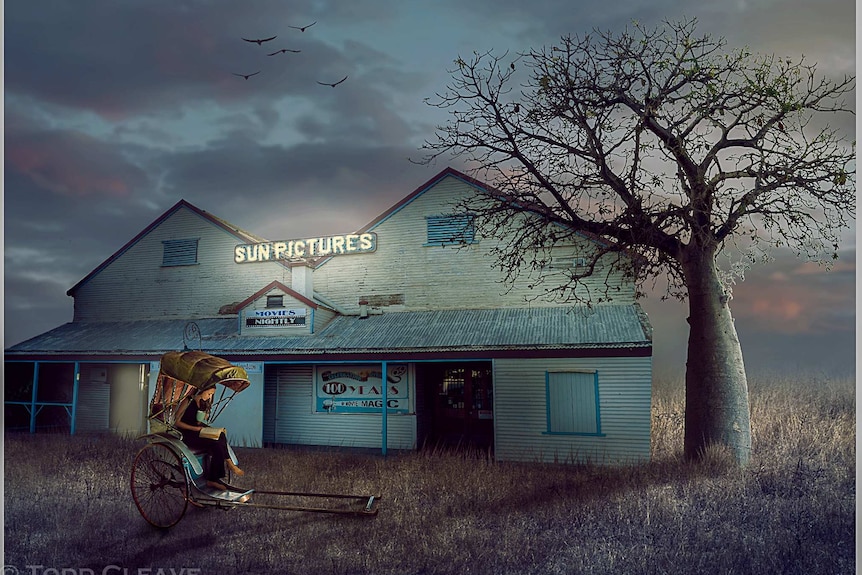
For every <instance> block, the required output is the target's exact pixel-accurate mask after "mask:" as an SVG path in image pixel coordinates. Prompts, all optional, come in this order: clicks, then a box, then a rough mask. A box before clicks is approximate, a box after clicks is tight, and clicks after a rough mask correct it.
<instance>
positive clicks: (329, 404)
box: [314, 363, 409, 413]
mask: <svg viewBox="0 0 862 575" xmlns="http://www.w3.org/2000/svg"><path fill="white" fill-rule="evenodd" d="M386 372H387V373H386V382H385V383H384V381H383V374H382V371H381V369H380V366H374V365H336V366H317V367H316V368H315V370H314V396H315V398H314V400H315V411H316V412H318V413H380V412H381V410H382V409H383V385H386V386H387V389H386V402H387V407H388V408H389V409H388V412H389V413H408V412H409V405H408V399H409V398H408V391H409V388H408V385H407V365H406V364H401V363H397V364H389V365H388V366H387V370H386Z"/></svg>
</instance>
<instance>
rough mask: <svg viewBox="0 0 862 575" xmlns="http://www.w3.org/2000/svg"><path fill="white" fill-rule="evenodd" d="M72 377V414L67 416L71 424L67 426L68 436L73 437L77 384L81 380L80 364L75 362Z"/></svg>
mask: <svg viewBox="0 0 862 575" xmlns="http://www.w3.org/2000/svg"><path fill="white" fill-rule="evenodd" d="M72 377H73V378H74V379H73V381H72V413H70V414H69V416H70V417H71V418H72V422H71V424H70V425H69V435H75V427H76V426H75V424H76V423H77V419H78V383H79V380H80V379H81V364H80V363H79V362H77V361H76V362H75V371H74V374H73V375H72Z"/></svg>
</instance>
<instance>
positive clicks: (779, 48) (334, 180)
mask: <svg viewBox="0 0 862 575" xmlns="http://www.w3.org/2000/svg"><path fill="white" fill-rule="evenodd" d="M4 10H5V14H4V43H5V45H4V134H5V138H4V154H3V157H4V160H3V161H4V186H3V216H4V218H3V219H4V226H3V228H4V239H3V241H4V290H3V296H4V342H3V344H4V348H5V347H9V346H11V345H14V344H15V343H18V342H20V341H23V340H25V339H28V338H30V337H33V336H36V335H38V334H40V333H43V332H45V331H47V330H49V329H52V328H54V327H57V326H59V325H61V324H63V323H66V322H69V321H71V320H72V315H73V299H72V298H71V297H69V296H67V295H66V292H67V290H68V289H69V288H71V287H72V286H73V285H75V284H76V283H77V282H78V281H80V280H81V279H82V278H83V277H84V276H86V275H87V274H88V273H89V272H90V271H92V270H93V269H94V268H96V267H97V266H98V265H99V264H100V263H101V262H103V261H104V260H105V259H106V258H108V257H109V256H110V255H111V254H113V253H114V252H115V251H116V250H118V249H119V248H120V247H122V246H123V245H124V244H125V243H126V242H127V241H128V240H130V239H131V238H132V237H134V235H135V234H137V233H138V232H139V231H141V230H142V229H144V228H145V227H146V226H147V225H148V224H150V223H151V222H152V221H153V220H155V219H156V218H157V217H158V216H159V215H161V214H162V213H163V212H165V211H166V210H167V209H168V208H170V207H171V206H173V205H174V204H175V203H176V202H177V201H179V200H180V199H185V200H187V201H188V202H191V203H192V204H194V205H195V206H197V207H198V208H201V209H203V210H206V211H208V212H210V213H212V214H214V215H216V216H218V217H221V218H224V219H226V220H228V221H230V222H231V223H233V224H235V225H237V226H239V227H241V228H243V229H246V230H249V231H251V232H253V233H255V234H258V235H260V236H263V237H267V238H269V239H289V238H297V237H304V236H309V235H326V234H337V233H348V232H351V231H354V230H356V229H358V228H360V227H361V226H362V225H364V224H366V223H367V222H369V221H371V220H372V219H373V218H374V217H375V216H376V215H378V214H380V213H381V212H383V211H385V210H386V209H387V208H388V207H390V206H391V205H392V204H394V203H396V202H397V201H398V200H400V199H401V198H402V197H404V196H405V195H407V194H408V193H410V192H412V191H413V190H414V189H416V188H417V187H418V186H419V185H420V184H422V183H423V182H425V181H426V180H428V179H429V178H431V177H432V176H434V175H435V174H436V173H438V172H439V171H441V170H442V169H444V168H445V167H447V166H452V167H454V168H456V169H461V170H464V169H465V166H464V165H463V164H462V163H460V162H461V161H460V160H458V159H453V160H452V161H451V162H447V161H446V160H442V159H441V160H438V161H437V163H435V164H432V165H419V164H417V163H415V162H414V161H411V160H418V159H420V158H421V157H422V152H421V150H420V147H421V146H422V144H423V142H424V141H426V140H430V139H433V136H434V130H435V127H436V126H438V125H441V124H444V123H445V122H446V121H447V119H448V116H447V115H446V113H445V112H443V111H441V110H438V109H436V108H434V107H432V106H429V105H428V104H427V103H426V99H428V98H432V99H433V97H434V95H435V94H436V93H438V92H441V91H443V90H444V89H445V87H446V84H447V83H448V81H449V80H450V79H451V74H450V73H449V70H451V69H452V68H454V67H455V64H454V63H455V61H456V60H457V59H458V58H459V56H464V57H465V59H467V58H466V57H469V56H470V55H472V53H473V52H474V51H477V52H485V51H487V50H494V51H495V52H496V53H503V52H505V51H507V50H508V51H509V52H510V53H512V54H514V53H517V52H523V51H527V50H529V49H531V48H539V47H542V46H550V45H553V44H554V43H555V42H558V41H559V39H560V37H561V36H562V35H564V34H572V35H575V34H580V35H583V34H586V33H589V32H590V31H591V30H593V29H594V28H599V29H602V30H621V29H622V28H623V27H625V26H626V25H630V24H631V23H632V21H633V20H637V21H638V22H640V23H643V24H646V25H657V24H660V23H661V21H663V20H667V19H670V20H676V19H680V18H682V17H694V18H697V19H698V21H699V26H698V32H700V33H704V34H706V33H708V34H711V35H714V36H722V37H724V38H726V40H727V41H728V44H729V45H730V46H733V47H736V46H739V47H741V46H748V47H750V48H751V49H752V50H753V51H755V52H761V53H775V54H778V55H783V56H791V57H798V56H801V55H804V56H805V57H806V59H807V60H808V61H810V62H815V63H816V64H817V66H818V70H819V71H820V72H822V73H824V74H826V75H829V76H836V77H840V76H842V75H844V74H855V70H856V47H855V28H856V15H855V5H854V2H853V1H852V0H729V1H725V2H715V1H714V0H709V1H700V0H696V1H692V0H653V1H648V2H647V1H638V0H618V1H616V2H604V1H601V2H600V1H598V0H580V1H579V2H563V1H551V0H531V1H529V2H525V1H523V0H521V1H515V0H493V1H492V0H438V1H425V2H413V1H407V0H351V1H349V2H348V1H341V2H335V1H326V0H289V1H285V0H262V1H254V0H250V1H243V2H237V1H235V0H213V1H203V0H147V1H146V2H139V1H132V0H127V1H124V0H75V1H74V2H73V1H70V0H43V1H40V2H27V1H26V0H12V1H10V2H5V3H4ZM310 24H313V25H311V26H310V27H308V28H306V29H305V30H300V29H298V28H301V27H303V26H308V25H310ZM292 26H295V27H296V28H292ZM271 36H277V37H276V39H275V40H272V41H269V42H266V43H263V44H261V45H259V44H256V43H251V42H246V41H243V40H242V38H243V37H244V38H248V39H259V38H268V37H271ZM281 49H288V50H300V52H299V53H293V52H285V53H277V54H275V55H273V56H269V55H268V54H270V53H273V52H275V51H276V50H281ZM256 72H259V73H258V74H256V75H254V76H251V77H249V78H248V79H245V78H244V77H242V76H240V75H238V74H241V75H246V74H252V73H256ZM345 76H347V80H345V81H344V82H342V83H341V84H339V85H337V86H335V87H330V86H325V85H321V84H320V83H334V82H336V81H338V80H340V79H342V78H343V77H345ZM842 121H845V122H846V119H844V120H842ZM852 122H853V120H852V119H851V121H850V127H849V128H848V132H850V131H852V129H853V128H852ZM844 237H845V240H846V241H844V243H843V245H841V248H840V256H841V257H840V259H839V260H838V262H837V264H836V265H835V267H834V269H833V270H832V271H829V272H828V273H827V272H825V271H824V270H823V269H822V268H820V267H818V266H817V265H816V264H810V263H806V262H804V261H801V260H797V259H796V258H795V257H794V256H793V255H792V254H790V253H789V252H784V251H776V252H775V253H774V256H775V260H774V261H773V262H772V263H771V264H769V265H764V266H758V267H756V268H754V269H752V270H749V272H748V273H747V274H746V280H745V282H742V283H741V284H739V285H737V286H736V288H735V289H734V294H733V295H734V298H733V300H732V302H731V308H732V310H733V313H734V316H735V318H736V326H737V331H738V332H739V336H740V339H741V341H742V344H743V350H744V353H745V358H746V359H745V361H746V366H747V368H748V369H749V372H753V371H754V372H756V371H763V372H791V373H799V372H811V373H829V374H831V373H838V374H851V373H853V371H854V369H855V359H854V358H855V349H856V343H855V329H856V313H855V306H856V303H855V276H856V263H855V262H856V246H855V244H856V235H855V225H854V226H853V228H851V229H849V230H848V231H847V233H846V234H845V236H844ZM642 304H643V305H644V307H645V309H646V310H647V312H648V313H649V315H650V319H651V321H652V323H653V325H654V328H655V341H654V344H655V347H654V352H655V361H654V370H655V371H656V373H668V374H675V373H681V371H682V370H683V369H684V364H685V341H686V338H687V324H686V323H685V316H686V314H685V308H684V305H682V304H679V303H677V302H662V301H660V300H659V299H658V298H657V297H650V298H647V299H646V300H644V301H643V302H642Z"/></svg>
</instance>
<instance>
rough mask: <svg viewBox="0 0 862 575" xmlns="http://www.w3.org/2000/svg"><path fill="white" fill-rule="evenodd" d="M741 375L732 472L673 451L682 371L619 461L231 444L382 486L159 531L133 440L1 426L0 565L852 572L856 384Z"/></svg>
mask: <svg viewBox="0 0 862 575" xmlns="http://www.w3.org/2000/svg"><path fill="white" fill-rule="evenodd" d="M750 383H751V397H752V421H753V425H754V430H753V431H754V442H755V455H754V457H753V459H752V463H751V465H750V466H749V467H748V468H746V469H744V470H740V469H737V468H735V467H734V466H733V465H732V464H730V463H729V461H728V458H727V457H726V456H725V455H724V454H723V453H722V452H721V451H720V450H716V451H715V452H712V453H709V454H708V457H707V458H706V459H705V461H703V462H701V463H697V464H694V463H687V462H685V461H683V460H682V459H681V457H680V452H681V450H682V432H683V430H682V415H683V401H682V386H681V384H680V383H678V382H676V383H674V382H663V383H659V384H657V385H656V390H655V394H654V401H653V405H654V408H653V459H652V461H651V462H650V463H648V464H642V465H636V466H630V467H622V468H601V467H593V466H564V465H535V464H515V463H507V462H496V461H494V460H493V459H491V458H489V457H487V454H483V453H467V452H460V453H444V452H440V451H436V452H435V451H430V452H429V451H424V452H417V453H406V454H396V455H390V456H389V457H387V458H382V457H380V456H379V455H368V454H357V453H345V452H336V451H309V450H296V449H242V450H238V453H239V456H240V459H241V463H242V464H243V467H244V468H246V470H247V471H248V474H247V475H246V476H245V477H244V478H242V479H241V480H240V481H238V482H237V483H240V484H241V485H243V486H248V487H257V488H259V489H264V488H283V489H289V490H302V491H329V492H332V491H344V492H357V493H379V494H381V495H382V497H383V499H382V500H381V502H380V513H379V515H377V516H376V517H337V516H331V515H320V514H304V513H296V512H284V511H273V510H264V509H232V510H227V511H223V510H218V509H192V508H190V509H189V511H188V513H187V514H186V515H185V517H184V518H183V520H182V521H181V522H180V523H179V525H177V526H176V527H174V528H173V529H170V530H166V531H160V530H157V529H154V528H152V527H150V526H149V525H148V524H147V523H146V522H145V521H144V520H143V518H142V517H141V516H140V515H139V514H138V512H137V509H136V508H135V507H134V504H133V502H132V498H131V495H130V491H129V472H130V468H131V464H132V460H133V458H134V456H135V453H136V451H137V450H138V449H139V448H140V447H141V445H142V443H141V442H138V441H134V440H128V439H121V438H117V437H112V436H73V437H70V436H68V435H60V434H58V435H51V434H36V435H29V434H11V435H7V436H6V437H5V454H4V461H5V493H4V508H5V524H4V531H5V533H4V534H5V557H4V559H5V561H4V562H5V565H6V569H5V575H10V574H13V573H15V572H16V571H15V570H16V569H17V572H19V573H22V574H23V573H35V574H36V575H39V574H44V575H59V574H64V575H73V574H74V575H79V574H81V575H83V574H85V573H105V574H106V575H107V574H108V573H114V574H116V575H141V574H144V573H146V574H147V575H154V574H157V573H164V574H167V573H175V574H180V573H184V574H186V575H193V574H220V573H260V574H266V573H273V574H275V573H279V574H292V573H309V574H341V573H344V574H348V573H356V574H359V573H367V574H380V575H385V574H399V575H400V574H432V573H457V574H467V573H483V574H484V573H487V574H506V573H513V574H521V573H537V574H552V573H560V574H563V573H565V574H574V573H614V574H638V573H686V574H688V573H710V574H722V573H757V574H759V575H762V574H769V573H799V574H805V575H813V574H818V573H830V574H841V573H848V574H849V573H854V572H855V560H856V558H855V506H856V489H855V456H856V449H855V436H856V418H855V389H854V382H853V381H852V380H850V379H849V378H848V379H847V380H835V379H831V380H830V379H822V378H816V377H808V378H805V379H804V380H800V381H782V380H779V379H777V378H771V379H768V380H752V381H751V382H750ZM39 566H41V567H39ZM64 569H65V571H64Z"/></svg>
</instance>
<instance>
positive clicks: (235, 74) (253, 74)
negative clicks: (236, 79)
mask: <svg viewBox="0 0 862 575" xmlns="http://www.w3.org/2000/svg"><path fill="white" fill-rule="evenodd" d="M231 74H233V75H234V76H240V77H242V78H245V79H246V80H248V79H249V78H251V77H252V76H256V75H257V74H260V70H258V71H257V72H253V73H251V74H237V73H236V72H231Z"/></svg>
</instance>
